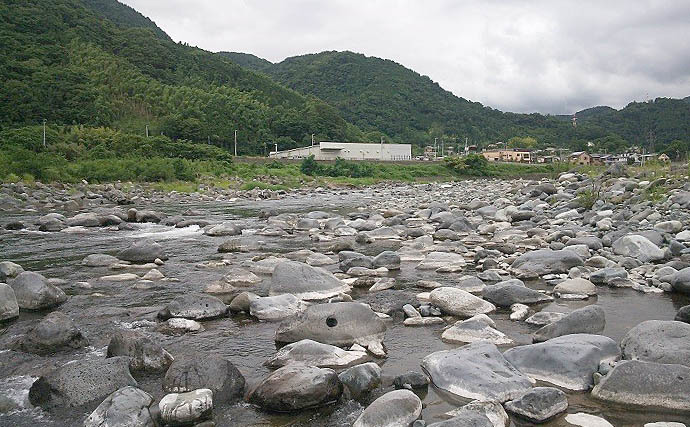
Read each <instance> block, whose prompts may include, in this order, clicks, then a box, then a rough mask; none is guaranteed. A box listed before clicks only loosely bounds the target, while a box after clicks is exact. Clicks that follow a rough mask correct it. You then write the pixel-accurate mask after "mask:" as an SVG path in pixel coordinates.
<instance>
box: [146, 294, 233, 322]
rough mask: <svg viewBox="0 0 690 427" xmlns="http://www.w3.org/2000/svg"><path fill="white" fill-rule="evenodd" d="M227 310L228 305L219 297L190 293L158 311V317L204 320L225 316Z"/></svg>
mask: <svg viewBox="0 0 690 427" xmlns="http://www.w3.org/2000/svg"><path fill="white" fill-rule="evenodd" d="M227 312H228V306H226V305H225V304H224V303H223V301H221V300H220V299H219V298H216V297H214V296H211V295H206V294H198V293H188V294H183V295H179V296H177V297H175V299H173V300H172V301H170V302H169V303H168V305H167V306H165V308H163V309H162V310H161V311H160V312H159V313H158V317H159V318H161V319H164V320H167V319H169V318H171V317H183V318H185V319H192V320H203V319H214V318H216V317H223V316H225V315H226V314H227Z"/></svg>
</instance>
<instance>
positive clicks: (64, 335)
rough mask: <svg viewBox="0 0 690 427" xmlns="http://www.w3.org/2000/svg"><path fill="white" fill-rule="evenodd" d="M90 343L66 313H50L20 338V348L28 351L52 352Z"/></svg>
mask: <svg viewBox="0 0 690 427" xmlns="http://www.w3.org/2000/svg"><path fill="white" fill-rule="evenodd" d="M87 345H88V340H87V339H86V337H84V335H83V334H82V333H81V331H80V330H79V329H78V328H77V327H76V326H75V325H74V323H73V322H72V320H71V319H70V318H69V317H67V316H66V315H65V314H63V313H60V312H57V311H54V312H52V313H50V314H48V315H47V316H46V317H45V318H43V320H41V321H40V322H39V323H38V324H37V325H36V326H34V327H33V328H32V329H31V330H29V332H27V333H26V335H24V337H23V338H22V339H21V340H20V343H19V348H20V349H21V350H22V351H25V352H27V353H34V354H45V355H47V354H52V353H55V352H57V351H61V350H73V349H77V348H81V347H85V346H87Z"/></svg>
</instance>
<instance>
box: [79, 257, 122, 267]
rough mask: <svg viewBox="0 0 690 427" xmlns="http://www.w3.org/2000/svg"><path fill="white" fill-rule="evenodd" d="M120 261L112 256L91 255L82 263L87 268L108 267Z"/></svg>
mask: <svg viewBox="0 0 690 427" xmlns="http://www.w3.org/2000/svg"><path fill="white" fill-rule="evenodd" d="M119 262H120V260H119V259H118V258H116V257H114V256H112V255H106V254H91V255H88V256H87V257H86V258H84V259H83V260H82V261H81V263H82V265H85V266H87V267H107V266H109V265H112V264H117V263H119Z"/></svg>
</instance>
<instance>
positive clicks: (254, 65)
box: [218, 52, 273, 73]
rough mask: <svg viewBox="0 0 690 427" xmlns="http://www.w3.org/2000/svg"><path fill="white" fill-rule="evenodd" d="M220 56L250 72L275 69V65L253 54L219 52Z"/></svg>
mask: <svg viewBox="0 0 690 427" xmlns="http://www.w3.org/2000/svg"><path fill="white" fill-rule="evenodd" d="M218 55H220V56H223V57H225V58H227V59H229V60H230V61H232V62H234V63H235V64H237V65H239V66H240V67H244V68H247V69H249V70H253V71H258V72H262V73H264V72H266V70H268V69H270V68H271V67H273V63H272V62H271V61H268V60H266V59H263V58H259V57H258V56H256V55H252V54H251V53H241V52H218Z"/></svg>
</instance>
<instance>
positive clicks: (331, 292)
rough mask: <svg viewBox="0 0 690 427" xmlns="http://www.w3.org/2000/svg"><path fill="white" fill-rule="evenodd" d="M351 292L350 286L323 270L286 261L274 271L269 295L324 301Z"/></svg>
mask: <svg viewBox="0 0 690 427" xmlns="http://www.w3.org/2000/svg"><path fill="white" fill-rule="evenodd" d="M349 290H350V287H349V286H347V285H346V284H345V283H343V282H342V281H341V280H340V279H338V278H337V277H335V276H334V275H333V274H332V273H330V272H328V271H326V270H324V269H322V268H319V267H312V266H310V265H308V264H305V263H302V262H298V261H286V262H282V263H280V264H278V265H276V267H275V269H274V270H273V275H272V276H271V287H270V290H269V295H271V296H275V295H281V294H292V295H294V296H296V297H297V298H299V299H305V300H323V299H327V298H330V297H334V296H337V295H338V294H341V293H344V292H349Z"/></svg>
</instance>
